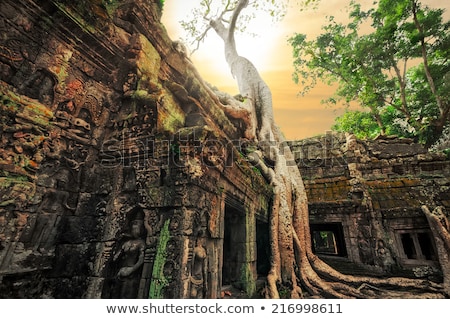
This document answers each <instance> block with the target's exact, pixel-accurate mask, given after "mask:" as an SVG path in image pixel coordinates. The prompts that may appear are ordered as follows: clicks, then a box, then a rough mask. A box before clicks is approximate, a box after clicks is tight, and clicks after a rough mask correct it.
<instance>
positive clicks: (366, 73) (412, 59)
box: [289, 0, 450, 145]
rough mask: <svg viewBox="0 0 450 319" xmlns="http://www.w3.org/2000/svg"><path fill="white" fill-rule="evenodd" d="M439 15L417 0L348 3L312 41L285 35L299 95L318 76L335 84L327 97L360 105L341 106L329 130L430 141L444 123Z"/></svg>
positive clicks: (445, 27)
mask: <svg viewBox="0 0 450 319" xmlns="http://www.w3.org/2000/svg"><path fill="white" fill-rule="evenodd" d="M443 13H444V10H443V9H432V8H429V7H427V6H424V5H422V4H421V3H420V1H418V0H380V1H379V2H378V7H376V8H375V7H373V8H370V9H368V10H362V8H361V5H360V4H358V3H356V2H354V1H351V2H350V4H349V6H348V22H347V23H343V22H338V21H336V19H335V17H333V16H330V17H328V21H327V24H326V25H325V26H323V27H322V30H323V33H322V34H320V35H319V36H318V37H317V38H316V39H314V40H308V39H307V37H306V35H304V34H300V33H299V34H296V35H294V36H293V37H291V38H290V40H289V42H290V44H291V45H292V47H293V55H294V67H295V72H294V81H296V82H297V83H298V82H301V83H302V84H303V86H304V93H305V92H307V91H308V90H309V89H310V88H312V87H313V86H314V85H315V84H316V83H317V81H319V80H320V81H324V82H326V83H328V84H337V90H336V92H335V95H334V96H331V97H330V98H329V99H328V100H327V102H328V103H331V104H334V103H336V102H337V101H338V100H341V101H344V102H346V103H349V102H351V101H354V102H357V103H358V104H359V105H360V106H362V108H363V111H349V110H347V113H346V114H344V115H343V116H342V117H340V118H338V119H337V120H336V124H335V125H334V127H333V128H334V129H335V130H341V131H344V130H345V131H349V130H350V131H353V132H354V133H357V134H358V135H359V136H360V137H373V136H374V135H377V134H397V135H400V136H409V137H418V138H419V139H420V141H421V142H423V143H424V144H426V145H431V144H432V143H434V142H435V141H436V140H438V139H439V137H440V136H441V135H442V132H443V130H444V128H445V127H446V126H447V125H448V124H449V122H450V105H449V85H450V84H449V77H450V61H449V53H450V52H449V51H450V33H449V26H450V22H449V21H444V19H443ZM360 120H361V122H359V123H358V125H356V124H357V123H356V122H357V121H360Z"/></svg>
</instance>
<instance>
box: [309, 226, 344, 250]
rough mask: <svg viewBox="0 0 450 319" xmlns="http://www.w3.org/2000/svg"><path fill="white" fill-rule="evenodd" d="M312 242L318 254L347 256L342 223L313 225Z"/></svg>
mask: <svg viewBox="0 0 450 319" xmlns="http://www.w3.org/2000/svg"><path fill="white" fill-rule="evenodd" d="M311 241H312V248H313V251H314V253H316V254H319V255H320V254H322V255H331V256H339V257H346V256H347V250H346V247H345V238H344V232H343V229H342V224H341V223H326V224H311Z"/></svg>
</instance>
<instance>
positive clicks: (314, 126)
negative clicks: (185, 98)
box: [162, 0, 450, 140]
mask: <svg viewBox="0 0 450 319" xmlns="http://www.w3.org/2000/svg"><path fill="white" fill-rule="evenodd" d="M198 2H199V0H166V1H165V4H164V11H163V17H162V21H163V23H164V24H165V26H166V28H167V31H168V33H169V36H170V37H171V38H172V39H173V40H178V39H180V38H183V37H184V33H183V30H182V28H181V26H180V23H179V21H180V20H183V19H185V17H186V15H187V13H188V12H190V11H191V8H192V7H193V6H194V5H195V4H196V3H198ZM294 2H295V1H291V3H294ZM348 3H349V0H323V1H322V3H321V4H320V5H319V7H318V9H316V10H307V11H303V12H301V11H300V10H299V9H298V8H296V7H295V6H294V5H292V6H291V7H290V9H289V10H288V13H287V15H286V16H285V18H284V19H283V20H282V21H281V22H278V23H276V24H273V23H272V22H271V21H270V19H269V18H268V17H262V16H261V17H258V19H255V20H254V21H252V22H251V24H250V25H249V29H250V30H251V31H252V32H254V33H258V36H256V37H251V36H248V35H247V36H244V37H242V36H238V37H237V38H236V42H237V49H238V52H239V54H240V55H242V56H244V57H246V58H248V59H249V60H250V61H252V62H253V63H254V64H255V66H256V67H257V68H258V70H259V72H260V74H261V76H262V77H263V79H264V80H265V81H266V83H267V84H268V85H269V87H270V88H271V90H272V95H273V108H274V116H275V122H276V123H277V124H278V126H280V128H281V130H282V132H283V133H284V135H285V136H286V138H287V139H291V140H293V139H301V138H305V137H311V136H314V135H318V134H324V133H325V132H326V131H328V130H330V127H331V125H332V124H333V123H334V118H335V117H336V116H338V115H340V114H342V112H343V108H330V107H328V106H326V105H324V104H322V103H321V100H323V99H325V98H327V97H329V96H330V95H331V94H332V93H333V91H334V90H333V88H330V87H328V86H326V85H320V86H317V87H316V88H315V89H314V90H312V91H310V92H309V93H307V94H306V95H305V96H299V94H298V93H299V92H300V91H301V90H302V87H301V86H300V85H297V84H295V83H294V82H293V80H292V72H293V66H292V60H293V58H292V49H291V46H290V45H289V44H288V42H287V39H288V38H289V37H291V36H292V35H294V33H296V32H297V33H304V34H306V35H307V37H308V39H314V38H315V37H316V36H317V35H318V34H320V33H321V30H320V28H321V26H322V25H324V24H325V23H326V17H327V16H329V15H333V16H335V17H336V18H337V20H338V21H344V20H343V19H345V17H347V13H346V11H345V7H346V5H347V4H348ZM359 3H361V5H362V6H363V8H366V7H367V6H371V5H372V3H373V0H362V1H359ZM422 3H423V4H427V5H428V6H430V7H435V8H445V9H446V14H445V17H446V19H448V17H449V11H450V1H446V0H423V1H422ZM191 59H192V61H193V63H194V65H195V66H196V67H197V69H198V71H199V73H200V74H201V75H202V77H203V78H204V80H205V81H207V82H209V83H211V84H213V85H215V86H216V87H218V88H219V89H220V90H222V91H225V92H228V93H231V94H237V93H238V89H237V85H236V82H235V80H234V79H233V77H232V76H231V73H230V71H229V69H228V66H227V64H226V62H225V58H224V55H223V44H222V42H221V40H220V39H219V38H218V37H217V36H216V35H215V33H214V32H213V31H212V30H211V32H210V34H209V35H208V37H207V39H206V41H205V42H204V43H203V45H202V46H201V47H200V49H199V50H198V51H197V52H195V53H194V55H193V56H192V57H191Z"/></svg>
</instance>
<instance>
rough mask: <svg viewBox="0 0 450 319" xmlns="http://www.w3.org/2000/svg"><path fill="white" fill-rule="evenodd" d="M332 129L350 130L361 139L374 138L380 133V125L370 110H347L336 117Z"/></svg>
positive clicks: (339, 130)
mask: <svg viewBox="0 0 450 319" xmlns="http://www.w3.org/2000/svg"><path fill="white" fill-rule="evenodd" d="M332 129H333V130H335V131H338V132H349V133H353V134H355V136H356V137H358V138H360V139H366V138H373V137H375V136H377V135H378V134H380V127H379V126H378V124H377V122H376V121H375V119H374V118H373V116H372V115H371V114H370V113H368V112H362V111H347V112H345V113H344V114H343V115H342V116H339V117H337V118H336V119H335V124H334V125H333V126H332Z"/></svg>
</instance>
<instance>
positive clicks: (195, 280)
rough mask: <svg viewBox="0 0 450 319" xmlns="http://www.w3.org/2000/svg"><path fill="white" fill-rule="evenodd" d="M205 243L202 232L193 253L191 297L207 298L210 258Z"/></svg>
mask: <svg viewBox="0 0 450 319" xmlns="http://www.w3.org/2000/svg"><path fill="white" fill-rule="evenodd" d="M204 244H205V238H204V237H202V236H201V233H200V234H199V236H198V237H197V240H196V245H195V247H194V250H193V254H192V255H193V256H192V268H191V275H190V281H191V298H194V299H202V298H205V297H206V294H207V290H208V289H207V287H208V281H207V278H208V277H207V269H208V260H207V254H206V249H205V247H204Z"/></svg>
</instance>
